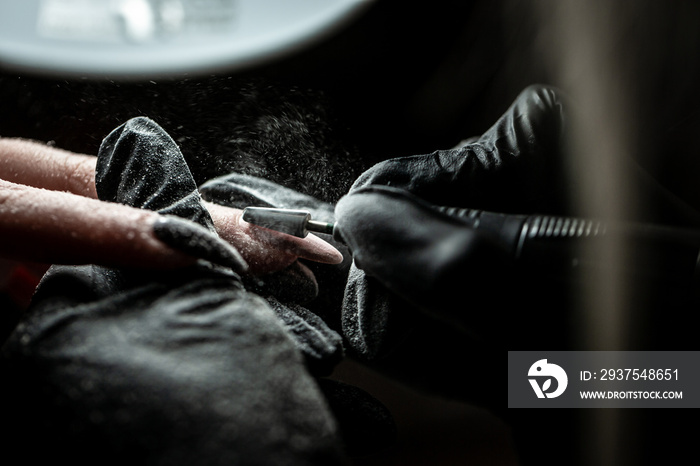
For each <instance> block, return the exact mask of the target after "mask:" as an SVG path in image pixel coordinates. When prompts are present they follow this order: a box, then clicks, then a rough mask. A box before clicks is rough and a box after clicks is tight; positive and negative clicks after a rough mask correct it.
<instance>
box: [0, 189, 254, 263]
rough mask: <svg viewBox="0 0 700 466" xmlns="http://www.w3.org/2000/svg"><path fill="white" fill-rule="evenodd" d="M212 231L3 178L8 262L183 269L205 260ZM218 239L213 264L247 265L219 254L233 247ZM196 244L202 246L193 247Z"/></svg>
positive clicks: (2, 245) (0, 213) (1, 228)
mask: <svg viewBox="0 0 700 466" xmlns="http://www.w3.org/2000/svg"><path fill="white" fill-rule="evenodd" d="M183 222H184V223H183ZM169 230H174V232H173V231H170V232H169V233H168V231H169ZM200 230H203V231H200ZM207 233H208V232H206V229H204V228H202V227H199V226H194V227H193V226H192V225H191V222H187V221H185V220H182V219H178V220H167V221H164V220H163V219H162V217H161V216H160V215H159V214H157V213H156V212H152V211H148V210H142V209H135V208H132V207H128V206H124V205H121V204H116V203H108V202H102V201H98V200H96V199H90V198H86V197H82V196H76V195H74V194H70V193H65V192H57V191H48V190H44V189H38V188H32V187H29V186H24V185H18V184H14V183H10V182H7V181H4V180H0V234H2V237H3V241H2V242H0V254H1V255H3V256H4V257H7V258H12V259H18V260H28V261H34V262H43V263H55V264H86V263H93V264H100V265H107V266H117V267H141V268H144V267H145V268H157V269H167V268H176V267H184V266H188V265H192V264H193V263H195V262H196V260H197V258H198V257H201V256H202V252H201V251H202V244H207V242H209V244H210V245H211V243H212V242H213V241H214V240H213V239H212V238H211V237H215V235H213V234H211V233H208V235H209V236H207ZM173 237H175V240H173ZM215 240H216V241H218V242H219V243H220V244H217V245H215V246H210V248H209V249H210V250H212V251H214V252H211V251H209V253H208V254H209V257H206V258H207V259H208V260H212V259H214V261H217V262H219V263H222V264H223V265H227V266H235V265H236V260H238V261H239V262H241V263H243V262H242V259H240V256H236V255H237V253H233V252H231V251H230V250H229V251H226V252H225V253H221V252H220V251H219V252H218V253H217V251H216V248H219V249H220V250H221V248H229V249H232V248H230V246H228V245H226V243H224V242H223V241H220V240H219V239H218V238H215ZM193 241H194V242H199V243H200V244H199V246H197V245H195V246H193V245H192V243H193ZM222 245H223V246H222ZM183 251H184V252H183ZM217 254H218V256H217ZM225 254H229V256H230V257H224V256H225Z"/></svg>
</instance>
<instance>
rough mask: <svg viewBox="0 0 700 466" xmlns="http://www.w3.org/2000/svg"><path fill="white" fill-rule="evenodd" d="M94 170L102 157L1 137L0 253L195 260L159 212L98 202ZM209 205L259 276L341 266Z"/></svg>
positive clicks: (168, 262) (133, 262)
mask: <svg viewBox="0 0 700 466" xmlns="http://www.w3.org/2000/svg"><path fill="white" fill-rule="evenodd" d="M95 166H96V157H92V156H89V155H83V154H75V153H72V152H68V151H65V150H61V149H56V148H53V147H49V146H46V145H44V144H41V143H37V142H33V141H28V140H23V139H3V138H0V234H1V235H2V237H3V241H2V244H0V255H2V256H3V257H6V258H14V259H17V260H25V261H35V262H44V263H63V264H81V263H96V264H101V265H109V266H122V267H146V268H174V267H183V266H187V265H191V264H192V263H194V262H195V261H196V259H195V258H194V257H191V256H188V255H186V254H183V253H181V252H178V251H176V250H174V249H172V248H170V247H168V246H167V245H165V244H164V243H162V242H161V241H160V240H159V239H158V238H156V237H155V236H154V234H153V224H154V222H155V221H156V220H157V219H158V218H159V214H157V213H156V212H152V211H148V210H143V209H137V208H133V207H129V206H125V205H121V204H116V203H109V202H104V201H99V200H97V192H96V189H95ZM205 205H206V207H207V209H208V210H209V212H210V214H211V216H212V219H213V220H214V225H215V228H216V230H217V233H218V234H219V236H220V237H221V238H222V239H224V240H225V241H228V242H229V243H230V244H232V245H233V246H234V247H236V248H237V249H238V250H239V252H240V253H241V255H242V256H243V258H244V259H245V260H246V262H248V265H249V271H248V272H249V273H251V274H253V275H264V274H268V273H273V272H276V271H279V270H282V269H284V268H286V267H288V266H289V265H291V264H292V263H294V262H295V261H296V260H297V259H299V258H302V259H307V260H311V261H316V262H321V263H327V264H336V263H340V262H342V259H343V258H342V255H341V254H340V252H339V251H338V250H337V249H335V248H334V247H333V246H331V245H329V244H328V243H326V242H324V241H323V240H321V239H320V238H318V237H315V236H313V235H309V236H308V237H307V238H303V239H302V238H296V237H294V236H290V235H285V234H283V233H279V232H274V231H272V230H267V229H265V228H260V227H256V226H254V225H250V224H248V223H246V222H244V221H243V220H242V219H241V214H242V211H241V210H239V209H233V208H229V207H225V206H220V205H217V204H211V203H205Z"/></svg>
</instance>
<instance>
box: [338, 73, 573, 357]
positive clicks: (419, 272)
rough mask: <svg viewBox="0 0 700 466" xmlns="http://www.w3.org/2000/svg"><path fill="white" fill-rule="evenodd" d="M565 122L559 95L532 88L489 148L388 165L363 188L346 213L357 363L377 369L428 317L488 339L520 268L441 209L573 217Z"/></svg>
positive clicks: (475, 145)
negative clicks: (486, 331) (563, 148)
mask: <svg viewBox="0 0 700 466" xmlns="http://www.w3.org/2000/svg"><path fill="white" fill-rule="evenodd" d="M562 111H563V106H562V104H561V101H560V100H559V98H558V96H557V94H556V93H555V91H553V90H552V89H548V88H543V87H530V88H528V89H526V90H525V91H524V92H523V93H521V94H520V96H519V97H518V98H517V99H516V100H515V102H514V103H513V105H512V106H511V107H510V108H509V109H508V111H507V112H506V113H505V114H504V115H503V116H502V117H501V118H500V119H499V120H498V122H497V123H496V124H495V125H494V126H493V127H491V128H490V129H489V130H488V131H487V132H486V133H484V134H483V135H482V136H481V137H480V138H478V139H476V140H472V141H471V142H469V143H467V144H465V145H463V146H462V147H459V148H456V149H452V150H440V151H436V152H433V153H431V154H428V155H419V156H413V157H404V158H398V159H392V160H388V161H385V162H382V163H380V164H378V165H376V166H374V167H372V168H371V169H369V170H368V171H367V172H365V173H364V174H363V175H362V176H360V178H359V179H358V180H357V181H356V183H355V184H354V185H353V187H352V189H351V190H350V192H349V194H348V195H346V196H345V197H343V198H342V199H341V200H340V202H339V203H338V205H337V206H336V219H337V227H336V228H337V229H338V230H339V232H340V235H341V236H342V237H343V238H344V240H345V241H346V242H347V245H348V246H349V248H350V250H351V251H352V255H353V258H354V267H356V268H355V269H353V270H352V271H351V273H350V280H349V285H348V288H347V290H346V297H345V305H344V308H343V332H344V334H345V336H346V337H347V338H348V340H349V341H350V346H351V348H352V349H353V350H354V351H356V352H357V353H359V354H360V355H362V356H364V357H369V358H374V357H377V356H378V355H379V354H381V353H383V352H386V351H388V350H389V349H391V346H392V345H393V344H394V340H399V339H401V338H403V337H404V334H405V333H406V332H407V331H410V329H411V328H412V327H413V326H414V323H413V322H411V319H414V318H415V316H416V315H417V313H423V314H425V313H427V314H428V315H430V316H432V317H435V318H438V319H440V320H446V321H448V322H450V323H451V324H452V325H457V326H459V327H461V328H462V329H463V330H464V331H465V332H468V331H469V330H475V329H481V328H485V327H488V322H482V321H483V320H484V319H488V316H485V315H484V314H485V312H484V309H483V308H482V307H481V306H482V305H483V304H484V303H483V302H482V301H483V300H484V297H487V299H488V301H487V303H486V304H487V307H486V308H487V309H488V305H489V304H490V305H492V306H494V307H495V305H497V304H498V303H499V299H500V298H499V295H502V294H503V290H504V289H507V283H508V280H509V279H510V277H509V274H510V270H509V267H508V264H509V258H508V257H507V255H506V254H505V252H504V251H503V250H502V249H501V248H500V246H499V245H498V244H496V243H494V242H493V241H492V240H491V239H490V238H488V237H486V236H484V235H483V234H482V233H480V232H479V231H475V230H473V229H469V228H466V227H465V225H464V223H463V222H462V221H461V219H460V218H459V217H454V216H451V215H450V214H448V213H444V212H441V211H438V210H436V209H435V207H437V206H454V207H470V208H475V209H484V210H493V211H500V212H533V211H538V212H550V213H560V212H562V210H563V208H564V206H565V205H566V202H565V199H563V198H562V196H561V193H562V192H563V190H562V189H561V185H562V184H563V183H564V179H563V175H562V170H561V168H560V164H561V160H560V159H559V157H558V153H559V144H560V135H561V132H562V122H563V118H564V117H563V115H562ZM386 290H389V291H390V293H389V294H388V295H387V296H384V295H385V294H386ZM395 314H398V316H397V315H395ZM396 329H398V330H396Z"/></svg>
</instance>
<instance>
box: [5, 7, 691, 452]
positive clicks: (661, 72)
mask: <svg viewBox="0 0 700 466" xmlns="http://www.w3.org/2000/svg"><path fill="white" fill-rule="evenodd" d="M535 3H538V4H539V6H540V8H541V7H542V5H543V4H544V5H545V7H544V8H545V9H546V5H547V2H527V1H519V0H497V1H493V0H483V1H438V2H427V3H425V2H401V1H393V0H387V1H378V2H376V4H375V5H374V6H373V7H372V8H370V10H369V11H368V12H367V14H366V15H364V16H363V17H362V18H360V19H359V20H358V21H357V22H355V23H353V24H352V25H351V26H350V27H348V28H347V29H345V30H344V31H343V32H342V33H340V34H338V35H337V36H335V37H333V38H331V39H329V40H327V41H325V42H324V43H322V44H318V45H316V46H314V47H313V48H312V49H309V50H306V51H303V52H300V53H297V54H295V55H294V56H291V57H287V58H285V59H283V60H280V61H278V62H275V63H273V64H268V65H261V66H258V67H256V68H253V69H246V70H239V71H236V72H230V73H229V72H226V71H222V72H221V73H218V74H216V75H202V76H198V75H190V76H184V77H176V78H172V79H157V80H154V81H148V82H145V81H144V82H129V81H122V82H113V81H110V80H106V79H105V80H101V79H62V78H57V77H50V76H35V75H27V74H20V73H17V72H15V71H13V70H11V69H1V70H0V72H1V75H0V106H1V107H0V108H2V112H0V135H1V136H4V137H14V136H18V137H24V138H31V139H37V140H40V141H45V142H49V143H51V144H55V145H56V146H58V147H61V148H64V149H69V150H73V151H77V152H83V153H88V154H95V153H96V151H97V148H98V147H99V144H100V142H101V140H102V138H103V137H104V136H105V135H106V134H107V133H108V132H109V131H110V130H111V129H113V128H114V127H116V126H117V125H119V124H121V123H123V121H125V120H126V119H128V118H130V117H133V116H137V115H146V116H150V117H152V118H153V119H155V120H156V121H157V122H159V123H160V124H161V125H162V126H164V128H165V129H166V130H167V131H168V132H169V133H170V134H171V135H172V136H173V138H174V139H175V140H176V141H178V143H179V144H181V147H182V149H183V152H184V153H185V155H186V156H190V157H198V156H201V157H203V158H204V157H205V155H206V157H209V160H212V159H215V158H216V156H217V154H220V153H222V152H225V151H226V150H227V147H228V146H226V145H222V144H221V141H222V138H226V137H228V136H227V135H229V134H231V133H232V132H234V131H236V128H237V126H236V125H238V126H240V125H245V124H246V122H245V121H241V120H242V119H244V118H241V117H232V116H231V115H232V114H234V113H235V114H237V115H241V114H244V113H245V111H253V110H254V109H255V108H265V109H266V110H267V111H269V112H275V109H277V108H283V109H284V105H286V104H284V105H283V104H282V103H281V102H286V103H290V102H291V105H292V107H294V106H297V103H298V106H297V107H299V106H300V107H302V108H308V109H309V112H308V113H304V114H300V115H298V119H299V121H302V122H303V123H304V125H305V128H307V130H308V132H309V133H310V135H309V136H308V138H305V139H303V140H301V142H300V141H290V142H288V143H284V142H282V143H279V144H278V145H277V146H275V148H276V149H279V154H280V155H279V158H277V159H276V160H269V161H267V162H266V165H265V167H262V168H260V170H262V171H261V172H255V173H260V174H264V175H265V176H267V177H269V178H271V179H273V180H276V181H278V182H281V183H283V184H286V185H290V186H291V187H295V188H297V189H300V190H304V191H307V192H310V193H312V194H315V195H317V196H319V197H321V198H324V199H326V200H329V201H333V200H335V199H337V197H338V196H339V195H342V193H343V192H344V191H345V190H346V189H347V188H348V187H349V184H350V183H351V182H352V180H353V179H354V177H355V176H357V174H359V173H360V172H361V171H362V170H363V169H365V168H367V167H368V166H369V165H371V164H372V163H374V162H376V161H379V160H383V159H386V158H389V157H395V156H404V155H413V154H421V153H426V152H430V151H433V150H435V149H444V148H449V147H451V146H453V145H454V144H456V143H457V142H459V141H460V140H461V139H463V138H466V137H469V136H473V135H478V134H480V133H481V132H483V131H484V130H485V129H487V128H488V127H489V126H490V125H491V124H492V123H493V122H494V121H495V120H496V119H497V118H498V116H499V115H500V114H501V113H502V112H503V111H504V110H505V109H506V108H507V107H508V105H509V104H510V102H511V101H512V100H513V99H514V98H515V96H516V95H517V94H518V93H519V92H520V90H522V89H523V88H524V87H525V86H527V85H529V84H533V83H543V84H552V85H556V86H560V87H562V88H563V90H564V91H567V89H566V83H564V82H562V81H560V79H559V75H558V74H557V73H556V72H555V71H554V68H556V59H555V63H554V66H553V62H552V60H551V58H547V57H545V52H546V51H547V46H548V44H547V43H544V44H543V41H545V42H546V40H551V37H549V38H544V37H543V35H542V29H541V24H540V18H539V16H538V13H536V11H541V9H540V10H537V9H536V8H534V7H533V5H534V4H535ZM550 3H551V4H552V5H554V4H555V3H556V2H555V1H552V2H550ZM612 3H613V4H614V5H615V6H614V7H613V8H612V11H613V13H614V18H615V21H613V23H612V27H613V28H615V31H614V32H613V34H611V36H612V37H613V38H614V40H615V43H613V44H611V47H615V48H617V49H618V50H624V52H625V53H624V54H622V55H621V56H623V57H624V63H623V65H624V66H621V67H620V68H619V69H618V70H609V69H601V70H596V72H598V73H601V74H605V73H617V72H620V73H623V74H624V76H623V78H624V79H623V81H624V82H626V83H628V86H629V87H628V88H627V91H628V92H629V95H630V96H632V98H633V101H634V108H635V112H636V113H635V117H636V118H637V119H638V121H637V125H636V128H638V133H637V134H636V135H635V136H636V137H637V138H638V140H639V141H641V142H640V144H639V147H640V148H641V149H640V150H639V151H638V152H636V153H634V154H626V155H629V156H630V157H632V158H633V159H635V160H636V161H637V162H639V164H640V165H641V166H643V167H644V168H646V169H647V171H648V172H649V173H650V174H651V175H652V176H653V177H654V178H656V179H657V180H658V181H659V182H660V183H661V184H662V185H663V186H665V187H666V188H667V189H669V190H670V191H672V192H673V193H675V194H676V195H678V196H679V197H680V198H682V199H683V200H684V201H685V202H687V203H688V204H690V205H691V206H693V207H696V208H700V192H699V188H698V184H697V183H696V179H697V177H698V174H700V157H699V155H700V153H699V152H700V150H699V149H698V144H697V143H696V141H697V139H698V134H700V133H698V125H699V124H700V112H699V109H700V106H699V103H700V92H699V91H700V89H698V82H700V80H699V79H698V78H700V76H698V75H699V74H700V53H698V52H699V51H700V50H699V49H700V47H699V46H700V28H698V27H697V24H698V20H699V19H700V6H699V5H698V4H697V3H695V2H681V1H679V2H659V1H618V2H612ZM590 4H591V8H595V7H596V5H599V4H598V2H590ZM618 25H619V27H618ZM608 27H610V26H608ZM598 33H600V31H596V30H595V28H593V29H592V30H591V31H590V34H592V35H596V34H598ZM581 40H588V38H587V37H582V38H581ZM297 96H299V97H297ZM290 108H291V107H290ZM302 113H303V112H302ZM232 118H233V119H232ZM248 130H250V128H248ZM300 143H303V144H308V145H309V147H308V148H306V146H304V148H303V149H295V147H298V144H300ZM319 154H321V155H323V156H324V157H326V159H327V160H326V159H324V160H326V161H325V162H324V163H326V165H324V167H327V170H328V171H327V172H326V175H325V176H324V177H323V178H322V179H317V180H314V181H308V182H307V183H302V182H300V181H298V178H305V177H303V176H302V177H299V176H296V175H298V174H299V173H300V171H299V170H302V168H299V167H298V166H297V163H298V159H302V158H308V157H307V155H309V157H316V156H318V157H319V158H320V157H321V155H319ZM253 162H254V161H251V160H243V161H241V164H242V165H245V164H251V163H253ZM212 163H213V162H212ZM256 163H257V162H256ZM304 169H305V170H309V173H311V172H312V171H313V170H315V168H313V167H306V168H304ZM290 174H291V176H290ZM196 175H197V176H198V177H199V181H202V180H203V179H205V178H206V177H207V176H208V173H207V172H206V170H203V171H202V173H196ZM329 186H330V187H329ZM8 306H9V304H8ZM692 311H693V310H690V311H689V312H692ZM678 325H680V326H684V325H688V323H687V322H684V321H679V322H678ZM687 334H688V332H684V335H687ZM688 344H689V345H690V346H692V344H693V343H692V342H688ZM503 364H504V371H505V365H506V360H505V358H504V360H503ZM467 367H468V361H464V362H463V364H461V365H460V364H455V365H454V367H453V370H455V371H464V372H465V374H467V375H465V377H473V378H474V383H475V384H480V383H488V381H482V380H479V377H478V374H469V371H468V370H466V368H467ZM335 376H336V377H338V378H339V379H343V380H346V381H351V382H353V383H356V384H357V385H359V386H361V387H364V388H366V389H367V390H368V391H370V392H371V393H372V394H374V395H375V396H376V397H377V398H379V399H380V400H381V401H382V402H384V403H385V404H386V405H387V406H388V407H389V408H390V409H391V410H392V411H393V413H394V415H395V417H396V420H397V423H398V425H399V439H398V442H397V444H396V445H395V446H393V447H392V448H390V449H389V450H387V451H386V452H384V453H382V454H379V455H376V456H373V457H369V458H362V459H358V460H357V461H356V464H358V465H374V464H382V465H389V464H397V465H398V464H403V465H409V464H412V465H419V464H431V465H438V464H493V465H498V464H517V462H518V460H517V457H516V454H515V453H514V452H513V448H514V447H513V440H512V438H511V434H513V435H515V436H516V438H518V439H520V440H516V441H517V442H518V443H519V444H520V445H519V447H518V449H520V448H524V449H525V450H526V451H528V455H529V456H527V457H524V459H523V463H524V464H535V461H536V462H537V464H565V463H576V461H581V458H588V457H592V458H595V457H596V455H597V453H598V452H596V451H595V445H587V444H586V443H585V441H583V442H581V441H579V440H580V439H583V438H585V437H582V436H580V435H579V433H580V432H581V431H584V430H587V429H588V430H594V431H595V430H596V429H598V430H601V429H602V430H604V429H605V425H601V424H600V422H599V419H598V417H597V413H591V412H585V413H581V412H572V411H566V410H557V411H558V412H550V411H547V412H543V410H530V411H528V412H522V413H518V414H517V415H516V416H515V417H516V418H517V420H513V421H512V424H510V422H511V421H509V424H506V423H505V422H504V421H503V420H501V419H499V418H497V417H495V416H493V415H491V414H490V413H488V412H486V411H485V410H483V409H481V408H479V407H474V406H472V405H468V404H465V403H463V402H460V401H454V400H445V399H442V398H438V397H434V396H430V395H426V394H423V393H420V392H417V391H415V390H413V389H409V388H407V387H405V386H403V385H401V384H398V383H396V382H393V381H390V380H388V379H386V378H384V377H382V376H381V375H379V374H377V373H375V372H373V371H371V370H368V369H366V368H363V367H362V366H360V365H357V364H355V363H353V362H351V361H348V362H346V363H343V364H342V365H341V366H340V367H339V368H338V369H337V371H336V373H335ZM503 403H504V404H505V403H506V400H505V399H504V401H503ZM590 411H595V410H590ZM620 416H622V417H623V418H624V419H623V422H622V424H621V425H622V426H623V433H622V435H621V436H620V441H619V442H618V443H617V445H616V447H617V448H616V450H615V451H614V454H615V455H614V456H613V457H608V458H601V459H599V461H592V462H591V463H590V464H606V462H605V460H607V461H608V462H610V461H613V462H612V463H610V464H653V463H655V462H656V461H657V460H658V461H665V462H667V461H671V460H675V459H680V458H684V457H685V455H687V454H688V453H690V454H692V453H693V450H694V448H692V447H691V445H692V443H693V441H694V431H693V430H692V428H688V427H686V426H687V425H690V426H692V425H693V422H692V421H693V419H692V413H690V412H687V411H686V412H679V411H672V410H646V411H643V412H641V411H635V410H629V412H625V413H620ZM603 422H604V421H603ZM511 428H512V429H513V430H512V431H511ZM522 439H525V440H522ZM528 443H529V445H528ZM538 450H542V456H541V457H538V455H536V453H537V451H538ZM591 450H593V451H591ZM557 451H563V452H565V454H566V457H565V459H564V460H562V458H556V457H555V456H551V455H550V454H548V453H547V452H550V453H553V452H557ZM601 454H602V452H601Z"/></svg>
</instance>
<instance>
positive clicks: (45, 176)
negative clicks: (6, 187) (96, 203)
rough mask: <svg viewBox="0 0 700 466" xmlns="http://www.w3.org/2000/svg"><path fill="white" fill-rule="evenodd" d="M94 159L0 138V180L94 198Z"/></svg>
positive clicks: (31, 143)
mask: <svg viewBox="0 0 700 466" xmlns="http://www.w3.org/2000/svg"><path fill="white" fill-rule="evenodd" d="M96 163H97V158H96V157H93V156H90V155H84V154H76V153H73V152H69V151H66V150H62V149H58V148H55V147H51V146H48V145H46V144H42V143H39V142H34V141H29V140H26V139H16V138H0V179H3V180H7V181H10V182H13V183H18V184H23V185H29V186H34V187H37V188H44V189H50V190H53V191H67V192H70V193H73V194H78V195H80V196H86V197H91V198H95V199H96V198H97V192H96V191H95V164H96Z"/></svg>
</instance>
